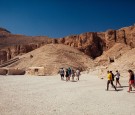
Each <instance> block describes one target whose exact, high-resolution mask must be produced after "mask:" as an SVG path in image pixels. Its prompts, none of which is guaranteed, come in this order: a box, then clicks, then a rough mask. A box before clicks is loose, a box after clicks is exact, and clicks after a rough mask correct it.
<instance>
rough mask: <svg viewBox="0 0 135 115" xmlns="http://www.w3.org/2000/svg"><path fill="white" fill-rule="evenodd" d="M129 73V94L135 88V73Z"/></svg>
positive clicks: (130, 71) (129, 71)
mask: <svg viewBox="0 0 135 115" xmlns="http://www.w3.org/2000/svg"><path fill="white" fill-rule="evenodd" d="M128 73H129V90H128V92H130V91H131V89H132V86H133V87H134V88H135V85H134V72H133V71H132V70H128Z"/></svg>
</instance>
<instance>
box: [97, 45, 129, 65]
mask: <svg viewBox="0 0 135 115" xmlns="http://www.w3.org/2000/svg"><path fill="white" fill-rule="evenodd" d="M130 50H131V48H130V46H128V45H125V44H122V43H116V44H115V45H114V46H113V47H112V48H110V49H109V50H107V51H104V53H103V54H102V55H101V56H99V57H97V58H96V59H95V60H94V61H95V62H96V63H97V64H98V65H104V66H107V65H108V64H109V60H108V58H113V59H114V61H115V60H118V59H119V58H120V57H121V56H122V55H123V54H125V53H126V52H128V51H130Z"/></svg>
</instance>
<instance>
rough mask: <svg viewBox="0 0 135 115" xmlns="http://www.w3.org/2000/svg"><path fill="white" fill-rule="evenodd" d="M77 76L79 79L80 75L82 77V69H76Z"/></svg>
mask: <svg viewBox="0 0 135 115" xmlns="http://www.w3.org/2000/svg"><path fill="white" fill-rule="evenodd" d="M76 77H77V80H78V81H79V77H80V70H79V69H77V70H76Z"/></svg>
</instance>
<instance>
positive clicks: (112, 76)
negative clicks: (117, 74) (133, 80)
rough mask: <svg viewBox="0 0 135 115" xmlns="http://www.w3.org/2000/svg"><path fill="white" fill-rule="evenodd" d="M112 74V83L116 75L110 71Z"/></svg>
mask: <svg viewBox="0 0 135 115" xmlns="http://www.w3.org/2000/svg"><path fill="white" fill-rule="evenodd" d="M110 73H111V74H112V81H114V74H113V72H112V71H110Z"/></svg>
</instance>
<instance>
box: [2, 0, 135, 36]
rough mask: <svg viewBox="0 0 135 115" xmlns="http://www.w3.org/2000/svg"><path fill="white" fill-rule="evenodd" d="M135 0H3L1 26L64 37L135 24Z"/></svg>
mask: <svg viewBox="0 0 135 115" xmlns="http://www.w3.org/2000/svg"><path fill="white" fill-rule="evenodd" d="M134 11H135V0H0V27H3V28H5V29H7V30H9V31H10V32H11V33H13V34H23V35H27V36H48V37H51V38H61V37H65V36H69V35H75V34H81V33H85V32H102V31H106V30H108V29H119V28H121V27H125V26H130V25H133V24H135V12H134Z"/></svg>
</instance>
